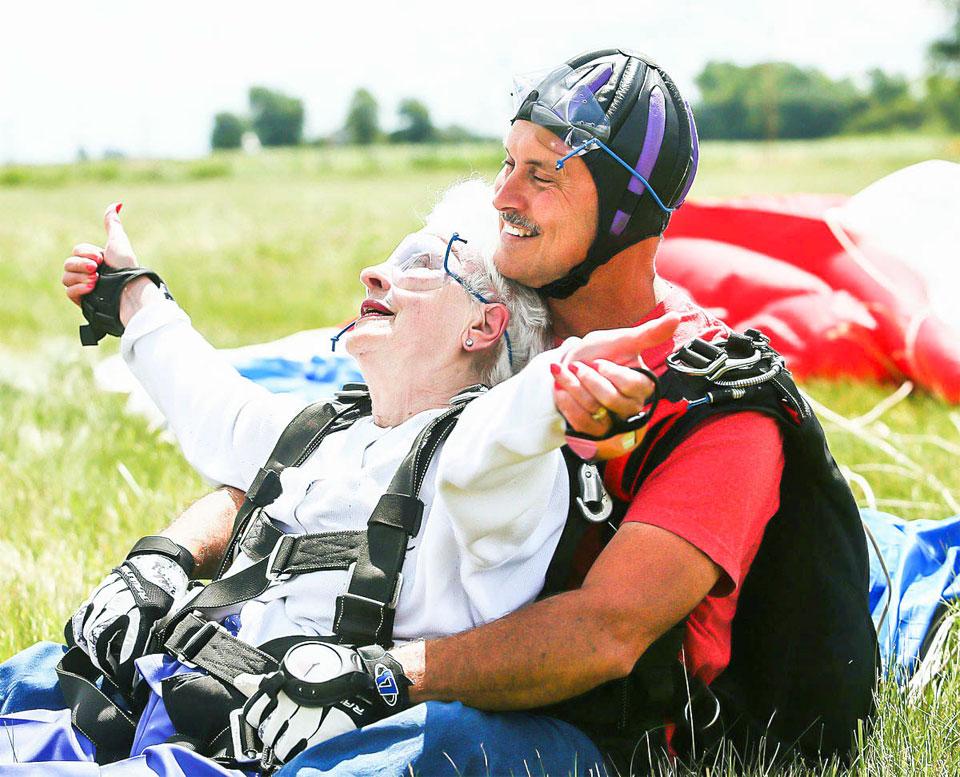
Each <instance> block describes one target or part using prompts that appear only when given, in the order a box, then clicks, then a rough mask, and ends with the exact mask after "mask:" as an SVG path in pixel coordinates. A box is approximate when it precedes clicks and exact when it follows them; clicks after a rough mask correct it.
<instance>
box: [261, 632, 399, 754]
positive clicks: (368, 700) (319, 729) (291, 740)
mask: <svg viewBox="0 0 960 777" xmlns="http://www.w3.org/2000/svg"><path fill="white" fill-rule="evenodd" d="M409 686H410V681H409V680H408V679H407V677H406V675H405V674H404V672H403V667H402V666H401V665H400V664H399V662H397V660H396V659H395V658H394V657H393V656H392V655H391V654H390V653H388V652H386V651H385V650H383V648H381V647H378V646H376V645H371V646H369V647H362V648H352V647H347V646H344V645H334V644H330V643H326V642H312V641H311V642H304V643H301V644H300V645H296V646H294V647H293V648H291V649H290V650H289V651H288V653H287V655H286V656H285V657H284V659H283V662H282V664H281V666H280V670H279V671H277V672H274V673H273V674H270V675H267V677H266V678H264V680H263V682H261V683H260V688H259V690H258V691H257V692H256V693H255V694H254V695H253V696H251V697H250V699H249V701H248V702H247V703H246V705H245V706H244V708H243V715H244V717H245V719H246V722H247V723H248V724H249V725H250V726H253V727H254V728H256V729H257V732H258V734H259V736H260V739H261V740H262V741H263V746H264V750H263V754H264V760H265V761H270V760H271V759H272V760H273V762H274V763H286V762H287V761H289V760H290V759H291V758H293V757H295V756H296V755H298V754H299V753H301V752H303V751H304V750H306V749H307V748H308V747H312V746H313V745H316V744H319V743H320V742H325V741H326V740H328V739H331V738H333V737H335V736H338V735H340V734H345V733H346V732H348V731H353V730H355V729H358V728H360V727H361V726H366V725H367V724H369V723H373V722H375V721H378V720H380V719H382V718H385V717H388V716H389V715H393V714H395V713H397V712H399V711H400V710H403V709H405V708H406V707H407V706H409V701H408V696H407V688H408V687H409Z"/></svg>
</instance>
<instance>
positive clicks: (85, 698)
mask: <svg viewBox="0 0 960 777" xmlns="http://www.w3.org/2000/svg"><path fill="white" fill-rule="evenodd" d="M101 677H102V686H98V685H97V682H98V681H99V680H101ZM57 678H58V681H59V683H60V690H61V692H62V693H63V697H64V699H66V700H67V706H68V707H69V708H70V721H71V722H72V723H73V725H74V726H76V727H77V729H79V730H80V732H81V733H83V734H84V736H86V737H87V738H88V739H89V740H90V741H91V742H93V744H94V745H95V746H96V748H97V752H96V761H97V763H99V764H107V763H112V762H113V761H116V760H119V759H120V758H126V757H127V756H128V755H130V747H131V746H132V744H133V735H134V733H135V732H136V730H137V722H136V720H135V719H134V718H133V717H132V715H131V714H130V713H128V712H126V711H125V710H123V709H122V708H121V707H120V706H119V705H118V704H117V703H116V702H114V700H113V699H111V698H110V696H108V695H107V693H106V692H110V693H112V694H113V695H115V696H121V694H120V692H119V690H118V689H117V687H116V686H115V685H113V683H111V682H110V681H109V680H108V679H107V678H106V677H103V676H102V675H101V673H100V670H99V669H97V668H96V667H95V666H94V665H93V664H92V663H91V662H90V658H89V657H88V656H87V654H86V653H84V652H83V650H82V649H81V648H79V647H73V648H70V650H68V651H67V652H66V654H65V655H64V656H63V658H62V659H61V660H60V663H59V664H57Z"/></svg>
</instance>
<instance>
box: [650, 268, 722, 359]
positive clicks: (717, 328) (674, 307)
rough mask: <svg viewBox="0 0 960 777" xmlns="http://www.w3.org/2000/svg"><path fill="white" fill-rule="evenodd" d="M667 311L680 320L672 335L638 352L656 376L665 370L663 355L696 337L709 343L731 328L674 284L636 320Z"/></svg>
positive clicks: (653, 316)
mask: <svg viewBox="0 0 960 777" xmlns="http://www.w3.org/2000/svg"><path fill="white" fill-rule="evenodd" d="M667 313H675V314H676V315H678V316H679V317H680V323H679V325H678V326H677V329H676V331H675V332H674V333H673V336H672V337H671V338H670V339H669V340H668V341H666V342H665V343H661V344H660V345H657V346H655V347H653V348H649V349H647V350H646V351H644V352H643V353H642V354H641V358H642V359H643V361H644V364H646V365H647V367H648V368H649V369H651V370H652V371H653V372H654V373H656V374H657V375H662V374H663V373H664V372H665V371H666V368H667V361H666V360H667V357H668V356H669V355H670V354H672V353H675V352H676V351H678V350H680V348H682V347H683V346H684V345H686V344H687V343H689V342H690V341H691V340H694V339H695V338H697V337H699V338H700V339H702V340H706V341H707V342H713V341H714V340H717V339H719V338H721V337H726V336H727V335H729V334H730V332H731V331H732V330H731V328H730V327H729V326H727V324H726V323H724V322H723V321H722V320H721V319H720V318H718V317H717V316H716V315H715V314H714V313H712V312H711V311H709V310H706V309H705V308H702V307H700V306H699V305H698V304H697V303H696V302H694V301H693V300H692V299H691V298H690V296H689V295H688V294H687V293H686V292H685V291H683V290H682V289H679V288H677V287H676V286H668V288H667V292H666V294H665V295H664V297H663V298H662V299H661V300H660V302H659V304H658V305H657V307H656V308H654V310H653V311H651V312H650V313H649V314H648V315H647V316H645V317H644V318H643V319H641V320H640V321H638V322H637V323H638V324H642V323H645V322H646V321H650V320H652V319H654V318H659V317H660V316H663V315H665V314H667Z"/></svg>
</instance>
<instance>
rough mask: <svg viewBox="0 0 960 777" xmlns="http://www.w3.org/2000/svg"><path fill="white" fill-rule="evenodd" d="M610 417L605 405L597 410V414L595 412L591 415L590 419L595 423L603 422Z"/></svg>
mask: <svg viewBox="0 0 960 777" xmlns="http://www.w3.org/2000/svg"><path fill="white" fill-rule="evenodd" d="M608 415H609V413H608V411H607V408H605V407H604V406H603V405H600V407H599V408H597V410H596V411H595V412H593V413H591V414H590V417H591V418H592V419H593V420H594V421H602V420H603V419H604V418H606V417H607V416H608Z"/></svg>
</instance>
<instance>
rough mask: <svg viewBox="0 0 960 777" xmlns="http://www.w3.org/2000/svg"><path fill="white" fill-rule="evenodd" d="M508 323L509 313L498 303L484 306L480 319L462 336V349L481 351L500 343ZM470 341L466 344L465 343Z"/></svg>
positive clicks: (504, 306) (505, 307)
mask: <svg viewBox="0 0 960 777" xmlns="http://www.w3.org/2000/svg"><path fill="white" fill-rule="evenodd" d="M508 323H510V311H509V310H507V306H506V305H504V304H502V303H500V302H492V303H490V304H489V305H485V306H484V308H483V311H482V313H481V315H480V318H479V319H478V320H476V321H474V322H473V324H472V325H471V326H470V327H469V328H468V329H467V331H466V332H464V334H463V343H462V345H463V348H464V349H465V350H467V351H482V350H484V349H485V348H491V347H493V346H494V345H496V344H497V343H498V342H500V339H501V338H502V337H503V333H504V332H506V331H507V324H508ZM468 340H469V341H470V344H468V342H467V341H468Z"/></svg>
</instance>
